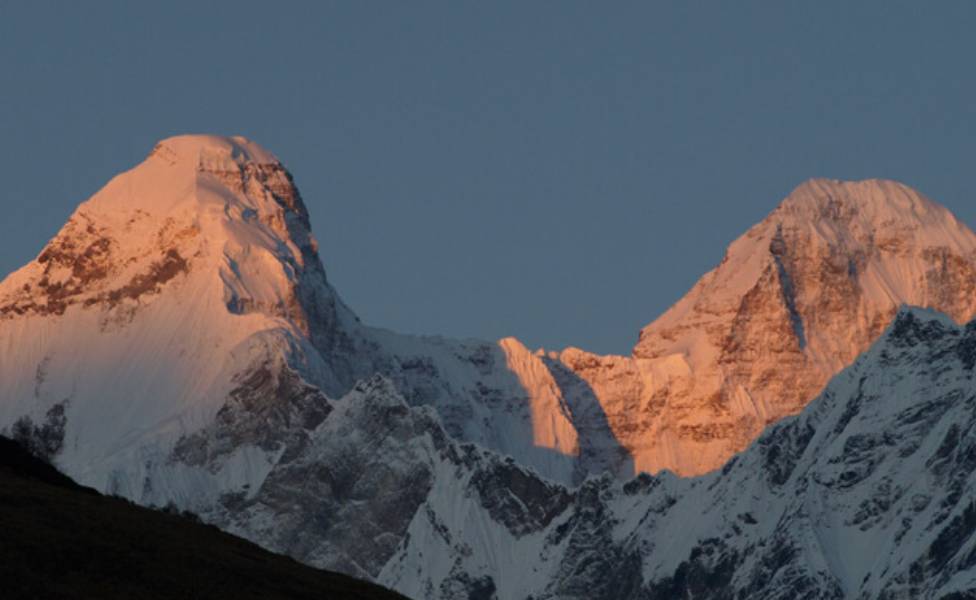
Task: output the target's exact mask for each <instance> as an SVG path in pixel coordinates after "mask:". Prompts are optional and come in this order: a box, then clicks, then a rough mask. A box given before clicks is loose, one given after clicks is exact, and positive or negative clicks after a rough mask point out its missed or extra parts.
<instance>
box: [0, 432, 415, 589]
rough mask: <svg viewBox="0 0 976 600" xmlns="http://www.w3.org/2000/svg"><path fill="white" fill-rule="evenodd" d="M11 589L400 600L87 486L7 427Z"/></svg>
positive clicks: (3, 549)
mask: <svg viewBox="0 0 976 600" xmlns="http://www.w3.org/2000/svg"><path fill="white" fill-rule="evenodd" d="M0 531H2V532H3V534H2V535H0V581H2V582H3V592H2V595H3V597H4V598H10V599H15V598H79V599H80V598H86V599H87V598H105V599H109V598H119V599H122V598H125V599H129V598H147V599H148V598H160V599H162V598H166V599H171V598H254V599H258V598H295V599H297V598H309V599H311V598H318V599H321V598H335V599H337V600H338V599H348V600H370V599H375V600H385V599H389V600H395V599H397V598H403V597H402V596H400V595H399V594H395V593H393V592H391V591H389V590H385V589H383V588H381V587H378V586H375V585H372V584H369V583H366V582H362V581H357V580H355V579H352V578H350V577H347V576H345V575H339V574H337V573H329V572H326V571H319V570H317V569H313V568H311V567H306V566H304V565H301V564H299V563H297V562H295V561H294V560H292V559H289V558H286V557H283V556H277V555H274V554H271V553H270V552H267V551H265V550H262V549H261V548H259V547H257V546H255V545H254V544H252V543H249V542H245V541H244V540H241V539H239V538H235V537H233V536H231V535H228V534H225V533H222V532H220V531H219V530H217V529H216V528H214V527H211V526H207V525H203V524H200V523H195V522H193V521H192V520H190V519H189V518H187V517H181V516H178V515H175V514H166V513H163V512H159V511H153V510H149V509H146V508H141V507H138V506H135V505H133V504H131V503H129V502H127V501H125V500H122V499H119V498H109V497H105V496H101V495H100V494H98V493H97V492H96V491H94V490H92V489H91V488H85V487H82V486H79V485H78V484H76V483H75V482H74V481H72V480H71V479H70V478H68V477H66V476H65V475H62V474H61V473H60V472H58V471H57V469H55V468H54V467H52V466H50V465H49V464H47V463H44V462H42V461H41V460H39V459H37V458H35V457H34V456H33V455H32V454H30V453H28V452H27V451H26V450H25V449H24V448H23V447H22V446H20V444H18V443H15V442H13V441H11V440H9V439H7V438H2V437H0Z"/></svg>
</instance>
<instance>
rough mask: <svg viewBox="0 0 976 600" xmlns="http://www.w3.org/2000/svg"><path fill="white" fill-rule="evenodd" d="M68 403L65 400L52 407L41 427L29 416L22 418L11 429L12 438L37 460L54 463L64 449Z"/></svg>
mask: <svg viewBox="0 0 976 600" xmlns="http://www.w3.org/2000/svg"><path fill="white" fill-rule="evenodd" d="M67 403H68V401H67V400H65V401H63V402H58V403H57V404H54V405H53V406H51V408H49V409H48V410H47V413H45V415H44V422H43V423H41V424H39V425H37V424H34V421H33V420H32V419H31V418H30V417H28V416H23V417H21V418H20V419H18V420H17V421H16V422H14V424H13V427H11V430H10V432H9V435H10V437H11V438H12V439H13V440H14V441H15V442H17V443H18V444H20V446H21V447H23V448H25V449H26V450H27V451H28V452H30V453H31V454H33V455H34V456H36V457H37V458H40V459H41V460H44V461H47V462H50V461H52V460H53V459H54V458H55V457H56V456H57V455H58V453H60V452H61V450H62V449H63V448H64V428H65V425H66V424H67V422H68V420H67V417H66V416H65V413H64V411H65V407H66V405H67ZM4 433H5V434H7V433H8V432H4Z"/></svg>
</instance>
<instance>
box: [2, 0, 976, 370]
mask: <svg viewBox="0 0 976 600" xmlns="http://www.w3.org/2000/svg"><path fill="white" fill-rule="evenodd" d="M974 31H976V3H972V2H939V3H926V2H912V3H907V2H892V1H885V2H856V3H852V2H837V3H826V2H807V3H800V2H713V3H703V2H701V3H700V2H635V3H630V2H616V3H594V2H578V3H577V2H568V1H567V2H562V1H561V2H541V1H540V2H521V1H520V2H511V3H499V2H348V3H327V2H308V3H292V2H280V3H279V2H268V1H266V0H265V1H262V2H245V1H239V2H225V3H216V2H185V3H183V2H170V1H167V2H152V3H148V2H119V3H110V2H16V3H15V2H12V1H3V2H0V178H2V180H3V185H2V187H0V208H2V211H0V215H2V216H0V276H3V275H5V274H6V273H8V272H10V271H12V270H13V269H15V268H17V267H18V266H20V265H21V264H23V263H25V262H27V261H28V260H30V259H31V258H33V257H34V256H36V254H37V253H38V251H39V250H40V249H41V247H42V246H43V244H44V243H45V241H46V240H47V239H48V238H50V237H51V236H52V235H53V234H54V233H56V231H57V230H58V229H59V227H60V226H61V225H62V224H63V222H64V221H65V220H66V218H67V217H68V215H69V214H70V212H71V211H72V210H73V208H74V207H75V206H76V205H77V204H78V203H79V202H81V201H82V200H84V199H85V198H87V197H88V196H90V195H91V194H92V193H94V192H95V191H96V190H97V189H98V188H99V187H101V186H102V185H103V184H104V183H105V182H106V181H107V180H108V179H109V178H110V177H111V176H112V175H114V174H115V173H117V172H119V171H121V170H123V169H126V168H129V167H131V166H132V165H134V164H136V163H138V162H140V161H141V160H142V159H143V158H144V157H145V155H146V154H147V153H148V152H149V150H150V149H151V148H152V146H153V144H154V142H155V141H157V140H158V139H161V138H164V137H167V136H170V135H174V134H178V133H195V132H208V133H218V134H225V135H231V134H241V135H244V136H247V137H249V138H251V139H253V140H255V141H257V142H259V143H260V144H262V145H264V146H265V147H267V148H269V149H270V150H272V151H273V152H275V153H276V154H277V155H278V156H279V157H280V158H281V159H282V160H283V161H284V162H285V164H286V165H287V166H288V168H289V169H290V170H291V171H292V173H293V174H294V175H295V179H296V181H297V183H298V185H299V187H300V188H301V190H302V192H303V195H304V197H305V199H306V202H307V204H308V206H309V210H310V211H311V213H312V224H313V228H314V230H315V232H316V234H317V237H318V238H319V241H320V244H321V248H322V258H323V260H324V262H325V265H326V269H327V270H328V273H329V276H330V278H331V279H332V282H333V284H334V285H335V286H336V287H337V288H338V289H339V291H340V293H341V294H342V295H343V297H344V298H345V299H346V301H347V302H348V303H349V304H350V305H351V306H352V308H353V309H354V310H355V311H357V312H358V313H359V315H360V316H361V317H362V318H363V319H364V320H365V321H366V322H368V323H371V324H376V325H382V326H386V327H390V328H393V329H397V330H401V331H407V332H417V333H440V334H445V335H451V336H465V337H466V336H475V337H482V338H488V339H495V338H498V337H501V336H505V335H516V336H518V337H520V338H522V339H523V340H524V341H525V342H526V343H527V344H528V345H530V346H533V347H534V346H540V345H541V346H546V347H548V348H561V347H563V346H566V345H575V346H580V347H583V348H586V349H589V350H593V351H599V352H619V353H626V352H629V350H630V347H631V346H632V345H633V343H634V342H635V341H636V337H637V332H638V330H639V329H640V327H641V326H643V325H644V324H646V323H648V322H650V321H651V320H653V319H654V318H655V317H656V316H658V315H659V314H660V313H661V312H662V311H663V310H665V309H666V308H667V307H668V306H669V305H671V304H672V303H673V302H674V301H675V300H676V299H677V298H679V297H680V296H681V295H682V294H683V293H684V292H685V291H686V290H687V289H688V288H689V287H690V286H691V285H692V284H693V283H694V282H695V281H696V280H697V278H698V277H699V276H700V275H701V274H702V273H704V272H705V271H707V270H708V269H710V268H712V267H713V266H714V265H716V264H717V263H718V262H719V261H720V260H721V258H722V253H723V251H724V248H725V246H726V245H727V244H728V243H729V242H730V241H731V240H732V239H734V238H735V237H737V236H738V235H739V234H741V233H742V232H744V231H745V230H746V228H747V227H749V226H750V225H751V224H753V223H754V222H756V221H758V220H760V219H761V218H762V217H763V216H764V215H765V214H766V213H767V212H769V211H770V210H771V209H772V208H773V207H774V206H775V205H776V204H777V203H778V202H779V200H780V199H782V198H783V197H784V196H785V195H786V194H788V193H789V191H790V190H791V189H792V188H793V187H795V186H796V185H797V184H799V183H800V182H801V181H803V180H804V179H807V178H810V177H833V178H838V179H863V178H869V177H885V178H892V179H898V180H900V181H903V182H905V183H908V184H909V185H912V186H914V187H916V188H918V189H919V190H921V191H922V192H923V193H925V194H926V195H928V196H929V197H931V198H932V199H934V200H936V201H939V202H941V203H942V204H944V205H946V206H948V207H949V208H950V209H952V210H953V211H954V212H955V213H956V214H957V216H959V217H960V218H961V219H962V220H963V221H965V222H967V223H968V224H970V225H974V224H976V194H974V192H973V190H972V189H971V187H972V184H971V182H972V181H973V175H972V173H973V171H974V167H976V165H974V159H976V75H974V73H976V35H974V33H973V32H974Z"/></svg>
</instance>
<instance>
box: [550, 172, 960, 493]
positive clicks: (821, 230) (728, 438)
mask: <svg viewBox="0 0 976 600" xmlns="http://www.w3.org/2000/svg"><path fill="white" fill-rule="evenodd" d="M903 304H911V305H918V306H926V307H932V308H936V309H938V310H940V311H942V312H944V313H946V314H948V315H950V316H951V317H953V318H954V319H955V320H956V321H957V322H966V321H968V320H969V319H971V318H972V317H973V316H974V315H976V235H974V234H973V233H972V231H970V230H969V229H968V228H966V227H965V226H964V225H962V224H961V223H959V222H958V221H957V220H956V219H955V218H954V217H953V215H952V214H951V213H950V212H949V211H948V210H946V209H945V208H943V207H941V206H939V205H937V204H935V203H934V202H932V201H931V200H928V199H926V198H925V197H923V196H922V195H921V194H919V193H918V192H916V191H914V190H912V189H911V188H908V187H907V186H904V185H902V184H899V183H895V182H892V181H882V180H869V181H861V182H839V181H831V180H823V179H818V180H811V181H809V182H807V183H804V184H803V185H801V186H799V187H798V188H797V189H796V190H794V192H793V193H792V194H790V195H789V196H788V197H787V198H786V199H785V200H784V201H783V202H782V203H781V204H780V205H779V206H778V207H777V208H776V209H775V210H773V211H772V212H771V213H770V214H769V215H768V216H767V217H766V218H765V219H763V220H762V221H761V222H760V223H758V224H757V225H755V226H754V227H752V228H751V229H750V230H749V231H747V232H746V233H745V234H744V235H743V236H741V237H740V238H738V239H737V240H735V241H734V242H733V243H732V244H731V245H730V246H729V248H728V250H727V251H726V254H725V257H724V258H723V260H722V262H721V264H719V266H718V267H716V268H715V269H714V270H712V271H711V272H709V273H707V274H706V275H705V276H703V277H702V278H701V280H699V281H698V283H697V284H695V286H694V287H693V288H692V289H691V291H689V292H688V294H687V295H685V297H684V298H682V299H681V300H680V301H678V302H677V303H676V304H675V305H674V306H673V307H672V308H671V309H669V310H668V311H667V312H665V313H664V314H663V315H662V316H661V317H659V318H658V319H656V320H655V321H654V322H653V323H651V324H650V325H648V326H647V327H645V328H644V329H643V330H642V331H641V334H640V340H639V341H638V343H637V345H636V346H635V348H634V351H633V356H632V357H626V358H624V357H598V356H593V355H590V354H587V353H584V352H580V351H576V350H569V351H566V352H563V353H562V354H561V355H560V360H561V361H562V362H563V363H564V364H566V365H567V366H568V367H569V368H570V369H572V370H573V371H574V372H577V373H578V374H579V375H580V376H581V377H582V378H583V379H584V380H586V381H587V383H588V384H589V385H590V386H591V387H592V389H593V391H594V393H595V396H596V397H597V398H598V399H599V401H600V403H601V405H602V406H603V408H604V412H605V413H606V414H607V416H608V422H609V424H610V427H611V429H612V430H613V432H614V435H615V436H616V438H617V439H618V440H619V441H620V442H621V444H622V445H623V446H624V447H625V448H626V449H627V450H628V452H629V454H630V455H631V456H632V457H633V458H634V460H635V463H636V466H637V470H638V471H641V470H644V471H649V472H656V471H658V470H660V469H670V470H673V471H676V472H678V473H681V474H686V475H687V474H697V473H703V472H706V471H709V470H711V469H715V468H717V467H719V466H721V465H722V464H723V463H724V462H725V461H726V460H727V459H728V458H729V457H730V456H731V455H732V454H733V453H734V452H737V451H739V450H742V449H744V448H745V447H746V445H747V444H748V443H749V442H751V441H752V440H753V439H755V437H756V436H757V435H758V434H759V432H760V431H762V429H763V428H764V427H765V426H766V425H767V424H769V423H772V422H774V421H776V420H778V419H780V418H782V417H784V416H786V415H790V414H795V413H797V412H799V410H800V409H802V408H803V407H804V406H805V405H806V403H807V402H809V401H810V399H811V398H813V397H814V396H815V395H816V394H817V393H818V392H819V391H820V390H821V389H822V388H823V386H824V385H825V384H826V382H827V381H828V379H829V378H830V377H832V376H833V375H834V374H836V373H837V372H839V371H840V370H841V369H842V368H843V367H844V366H846V365H848V364H850V363H851V362H852V361H853V360H854V358H855V357H857V356H858V355H859V354H860V353H862V352H864V351H865V350H866V349H867V348H868V346H870V345H871V343H873V342H874V340H876V339H877V338H878V336H879V335H880V334H881V332H882V331H883V330H884V328H885V327H886V326H887V325H888V324H889V323H890V322H891V319H892V318H893V316H894V314H895V312H896V311H897V309H898V307H899V306H901V305H903ZM624 373H626V375H623V374H624Z"/></svg>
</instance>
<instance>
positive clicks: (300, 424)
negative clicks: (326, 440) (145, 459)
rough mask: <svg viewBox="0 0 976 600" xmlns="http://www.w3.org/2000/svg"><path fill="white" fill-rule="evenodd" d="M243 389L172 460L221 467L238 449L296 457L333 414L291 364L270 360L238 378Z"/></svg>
mask: <svg viewBox="0 0 976 600" xmlns="http://www.w3.org/2000/svg"><path fill="white" fill-rule="evenodd" d="M236 382H237V387H235V388H234V389H233V390H232V391H231V392H230V397H229V398H228V399H227V402H226V403H225V404H224V406H223V407H221V409H220V410H219V411H218V412H217V415H216V417H215V419H214V421H213V423H212V424H211V425H210V426H208V427H207V428H206V429H204V430H203V431H200V432H197V433H195V434H193V435H191V436H188V437H184V438H183V439H181V440H180V441H179V443H177V445H176V448H175V449H174V451H173V456H172V460H174V461H178V462H184V463H186V464H190V465H206V464H214V465H215V464H216V463H217V461H219V460H220V459H221V458H226V457H227V455H229V454H231V453H232V452H234V451H235V450H236V449H238V448H240V447H242V446H247V445H254V446H257V447H258V448H261V449H262V450H266V451H269V452H275V451H279V450H284V451H285V452H296V451H297V450H298V449H300V448H301V446H302V444H304V442H305V441H306V440H307V437H308V434H309V432H310V431H312V430H314V429H315V428H316V427H318V425H319V424H320V423H321V422H322V421H323V420H325V418H326V417H327V416H328V415H329V413H330V412H331V410H332V405H331V404H330V403H329V400H328V398H326V397H325V395H324V394H323V393H322V392H321V391H319V390H318V388H315V387H314V386H311V385H309V384H307V383H306V382H305V381H304V380H303V379H302V378H301V377H300V376H299V375H298V373H297V372H295V371H294V370H293V369H292V368H291V367H289V366H288V365H286V364H283V363H280V362H278V363H277V364H276V363H275V362H272V360H271V359H265V360H263V361H262V362H260V363H258V364H256V365H254V366H253V367H252V369H251V370H250V371H247V372H244V373H240V374H239V375H238V376H237V377H236Z"/></svg>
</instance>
